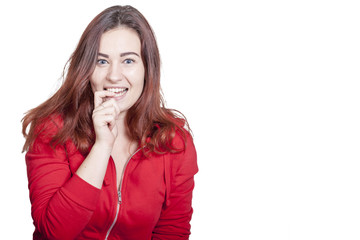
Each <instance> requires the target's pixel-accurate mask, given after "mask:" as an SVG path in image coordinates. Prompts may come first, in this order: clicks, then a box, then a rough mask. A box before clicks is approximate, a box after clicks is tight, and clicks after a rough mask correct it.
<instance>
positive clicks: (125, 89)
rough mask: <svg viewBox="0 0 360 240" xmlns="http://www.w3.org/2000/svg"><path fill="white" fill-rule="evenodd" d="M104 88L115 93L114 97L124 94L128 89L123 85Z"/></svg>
mask: <svg viewBox="0 0 360 240" xmlns="http://www.w3.org/2000/svg"><path fill="white" fill-rule="evenodd" d="M104 90H106V91H109V92H113V93H115V97H120V96H122V95H124V94H125V93H126V92H127V91H128V90H129V89H128V88H125V87H121V88H104Z"/></svg>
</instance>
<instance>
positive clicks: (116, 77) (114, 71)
mask: <svg viewBox="0 0 360 240" xmlns="http://www.w3.org/2000/svg"><path fill="white" fill-rule="evenodd" d="M107 78H108V80H110V81H112V82H117V81H121V80H122V79H123V78H124V75H123V72H122V69H121V66H120V64H116V63H113V64H111V65H110V68H109V71H108V74H107Z"/></svg>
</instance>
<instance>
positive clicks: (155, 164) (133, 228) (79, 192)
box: [25, 119, 198, 240]
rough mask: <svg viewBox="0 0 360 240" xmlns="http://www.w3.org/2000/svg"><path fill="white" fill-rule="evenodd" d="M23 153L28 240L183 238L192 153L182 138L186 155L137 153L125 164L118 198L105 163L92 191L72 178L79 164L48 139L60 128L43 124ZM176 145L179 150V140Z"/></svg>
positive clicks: (69, 147)
mask: <svg viewBox="0 0 360 240" xmlns="http://www.w3.org/2000/svg"><path fill="white" fill-rule="evenodd" d="M45 125H46V126H45V130H44V131H43V132H41V134H40V135H39V136H38V137H37V139H36V140H35V143H34V148H33V149H31V151H28V152H27V154H26V157H25V158H26V164H27V173H28V179H29V191H30V201H31V205H32V207H31V212H32V217H33V219H34V225H35V232H34V236H33V239H66V240H69V239H106V236H107V235H108V238H107V239H134V240H143V239H188V238H189V234H190V219H191V215H192V207H191V199H192V190H193V188H194V175H195V173H196V172H197V171H198V168H197V162H196V151H195V147H194V144H193V141H192V139H191V137H190V136H189V135H188V136H187V145H186V149H185V151H183V152H181V153H177V154H170V153H168V154H165V155H155V154H152V155H150V156H149V157H148V158H146V157H145V156H144V155H143V154H142V151H137V152H136V154H134V155H133V156H132V158H131V159H130V160H129V162H128V164H127V165H126V168H125V171H124V175H123V180H122V185H121V199H120V195H119V194H118V193H117V188H116V170H115V164H114V162H113V160H112V158H110V159H109V163H108V167H107V170H106V174H105V178H104V182H103V186H102V188H101V189H97V188H95V187H93V186H92V185H90V184H89V183H87V182H85V181H84V180H82V179H81V178H80V177H79V176H77V175H76V170H77V169H78V167H79V166H80V165H81V163H82V162H83V160H84V158H85V157H84V156H83V155H81V154H80V153H79V152H78V151H77V149H76V148H75V145H74V144H73V143H72V142H71V141H68V142H67V143H66V144H65V145H64V146H58V147H56V149H55V150H53V149H52V148H51V147H50V144H49V142H50V139H51V137H52V136H54V134H56V132H57V131H58V129H59V127H60V126H61V125H62V122H61V120H60V119H55V120H52V121H48V122H47V123H46V124H45ZM174 143H175V146H177V147H180V146H183V141H182V140H181V138H180V137H179V136H176V137H175V139H174Z"/></svg>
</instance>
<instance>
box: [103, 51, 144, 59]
mask: <svg viewBox="0 0 360 240" xmlns="http://www.w3.org/2000/svg"><path fill="white" fill-rule="evenodd" d="M98 55H99V56H102V57H105V58H109V55H107V54H105V53H100V52H99V53H98ZM127 55H136V56H138V57H140V56H139V54H137V53H136V52H124V53H121V54H120V57H125V56H127Z"/></svg>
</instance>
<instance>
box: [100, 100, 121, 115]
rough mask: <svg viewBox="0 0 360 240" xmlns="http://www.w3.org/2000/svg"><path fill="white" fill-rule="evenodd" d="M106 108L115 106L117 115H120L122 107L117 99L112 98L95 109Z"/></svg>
mask: <svg viewBox="0 0 360 240" xmlns="http://www.w3.org/2000/svg"><path fill="white" fill-rule="evenodd" d="M104 108H113V109H114V111H115V116H118V115H119V114H120V108H119V105H118V103H117V102H116V101H115V99H110V100H108V101H106V102H103V103H102V104H100V105H99V107H97V108H95V109H94V111H101V110H103V109H104Z"/></svg>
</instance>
